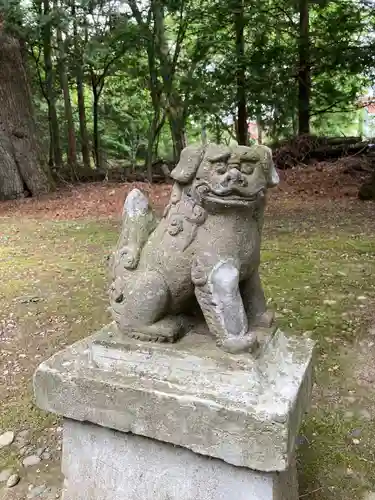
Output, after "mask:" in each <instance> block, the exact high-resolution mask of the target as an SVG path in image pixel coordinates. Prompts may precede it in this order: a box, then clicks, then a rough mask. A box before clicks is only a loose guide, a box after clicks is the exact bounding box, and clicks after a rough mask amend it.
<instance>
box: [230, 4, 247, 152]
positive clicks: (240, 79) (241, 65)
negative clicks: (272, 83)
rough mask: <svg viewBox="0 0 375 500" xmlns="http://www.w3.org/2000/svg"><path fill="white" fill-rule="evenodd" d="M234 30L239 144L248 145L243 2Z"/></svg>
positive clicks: (237, 9) (236, 13)
mask: <svg viewBox="0 0 375 500" xmlns="http://www.w3.org/2000/svg"><path fill="white" fill-rule="evenodd" d="M233 12H234V28H235V33H236V82H237V142H238V144H242V145H245V146H246V145H247V143H248V127H247V112H246V75H245V70H246V61H245V39H244V29H245V13H244V2H243V0H236V1H235V5H234V9H233Z"/></svg>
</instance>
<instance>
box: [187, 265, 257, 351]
mask: <svg viewBox="0 0 375 500" xmlns="http://www.w3.org/2000/svg"><path fill="white" fill-rule="evenodd" d="M192 280H193V283H194V284H195V295H196V297H197V300H198V303H199V305H200V307H201V309H202V312H203V315H204V317H205V320H206V322H207V325H208V328H209V330H210V332H211V333H212V334H213V335H214V336H215V338H216V341H217V344H218V345H219V346H220V347H221V348H222V349H224V350H226V351H228V352H231V353H237V352H245V351H249V350H251V349H252V348H253V347H254V346H255V344H256V337H255V335H254V334H252V333H251V332H249V329H248V321H247V315H246V311H245V307H244V305H243V302H242V298H241V294H240V288H239V269H238V266H237V264H236V262H235V261H234V260H233V259H227V260H222V261H219V262H218V263H217V264H215V265H214V266H213V267H211V268H209V267H208V266H207V264H204V263H200V262H199V261H198V262H197V263H196V265H195V266H194V267H193V270H192Z"/></svg>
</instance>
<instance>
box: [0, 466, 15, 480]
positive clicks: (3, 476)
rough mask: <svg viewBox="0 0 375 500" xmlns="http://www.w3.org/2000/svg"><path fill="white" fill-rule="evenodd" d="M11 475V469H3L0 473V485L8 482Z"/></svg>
mask: <svg viewBox="0 0 375 500" xmlns="http://www.w3.org/2000/svg"><path fill="white" fill-rule="evenodd" d="M12 474H13V469H3V470H2V471H0V483H4V482H5V481H8V479H9V478H10V476H11V475H12Z"/></svg>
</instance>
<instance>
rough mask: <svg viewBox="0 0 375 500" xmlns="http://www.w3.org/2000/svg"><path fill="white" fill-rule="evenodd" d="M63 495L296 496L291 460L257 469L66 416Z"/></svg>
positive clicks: (107, 498)
mask: <svg viewBox="0 0 375 500" xmlns="http://www.w3.org/2000/svg"><path fill="white" fill-rule="evenodd" d="M62 469H63V473H64V475H65V478H66V480H65V491H64V495H63V499H64V500H124V499H126V500H139V499H142V500H166V499H168V500H182V499H183V500H197V499H199V500H297V499H298V488H297V481H296V473H295V467H294V463H293V464H292V465H291V467H290V468H289V469H288V470H287V471H285V472H281V473H259V472H255V471H251V470H249V469H245V468H243V467H234V466H232V465H229V464H226V463H225V462H223V461H221V460H218V459H209V458H207V457H204V456H202V455H198V454H195V453H192V452H191V451H189V450H186V449H184V448H180V447H175V446H171V445H170V444H167V443H160V442H158V441H154V440H151V439H146V438H142V437H140V436H134V435H132V434H124V433H121V432H116V431H113V430H111V429H105V428H102V427H98V426H95V425H92V424H84V423H79V422H74V421H69V420H66V421H65V430H64V456H63V463H62Z"/></svg>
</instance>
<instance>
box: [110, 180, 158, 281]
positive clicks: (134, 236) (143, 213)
mask: <svg viewBox="0 0 375 500" xmlns="http://www.w3.org/2000/svg"><path fill="white" fill-rule="evenodd" d="M156 225H157V218H156V216H155V214H154V212H153V210H152V207H151V206H150V204H149V201H148V199H147V197H146V196H145V195H144V194H143V193H142V192H141V191H140V190H139V189H133V190H132V191H130V193H129V194H128V196H127V197H126V200H125V203H124V208H123V212H122V229H121V234H120V238H119V240H118V243H117V248H116V251H115V252H114V254H113V256H112V258H111V260H110V269H111V275H112V277H114V276H116V275H117V274H118V271H117V272H116V268H117V266H118V265H121V266H122V267H123V268H125V269H135V268H136V267H137V266H138V262H139V258H140V255H141V251H142V248H143V246H144V245H145V243H146V242H147V240H148V238H149V236H150V234H151V233H152V232H153V230H154V229H155V227H156Z"/></svg>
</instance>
